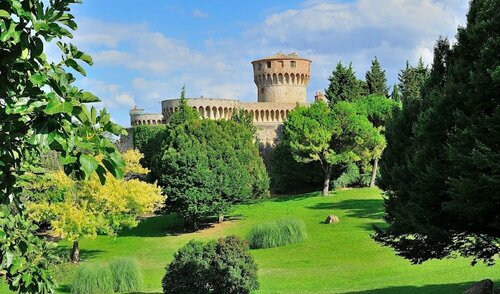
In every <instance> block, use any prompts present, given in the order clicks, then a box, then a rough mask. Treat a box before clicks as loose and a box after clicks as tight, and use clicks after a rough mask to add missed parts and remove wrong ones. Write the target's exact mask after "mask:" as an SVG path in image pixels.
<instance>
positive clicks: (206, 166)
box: [157, 119, 269, 229]
mask: <svg viewBox="0 0 500 294" xmlns="http://www.w3.org/2000/svg"><path fill="white" fill-rule="evenodd" d="M166 142H167V144H166V145H164V146H163V149H162V156H161V158H160V160H159V162H158V168H157V171H158V174H159V175H160V176H159V181H158V182H159V184H160V185H161V186H162V187H163V189H164V191H165V193H166V194H167V195H169V197H168V198H167V210H168V212H176V213H178V214H179V215H180V216H181V217H183V218H184V221H185V223H186V224H187V225H191V226H193V228H195V229H196V228H197V226H198V223H199V221H200V220H201V219H203V218H205V217H208V216H219V221H222V220H223V216H224V215H225V214H226V213H227V212H228V211H229V210H230V209H231V207H232V206H233V205H234V204H236V203H241V202H244V201H247V200H249V199H252V198H259V197H263V196H266V195H267V193H268V189H269V178H268V176H267V172H266V171H265V167H264V164H263V162H262V159H261V158H260V156H259V153H258V149H257V145H256V144H255V142H254V141H253V133H252V131H251V130H250V128H249V127H248V126H247V125H245V124H239V123H236V122H234V121H232V120H229V121H225V120H220V121H213V120H201V119H197V120H194V121H190V122H188V123H183V124H179V125H176V126H171V129H170V130H169V135H168V139H167V140H166Z"/></svg>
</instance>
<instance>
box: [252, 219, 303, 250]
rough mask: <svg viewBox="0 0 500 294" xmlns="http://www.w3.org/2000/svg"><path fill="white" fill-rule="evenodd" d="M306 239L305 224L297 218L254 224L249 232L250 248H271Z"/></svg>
mask: <svg viewBox="0 0 500 294" xmlns="http://www.w3.org/2000/svg"><path fill="white" fill-rule="evenodd" d="M305 239H307V232H306V226H305V224H304V222H303V221H301V220H298V219H283V220H277V221H274V222H269V223H264V224H260V225H257V226H255V227H254V228H253V229H252V230H251V231H250V234H249V237H248V243H249V244H250V248H252V249H261V248H272V247H279V246H284V245H287V244H293V243H297V242H300V241H303V240H305Z"/></svg>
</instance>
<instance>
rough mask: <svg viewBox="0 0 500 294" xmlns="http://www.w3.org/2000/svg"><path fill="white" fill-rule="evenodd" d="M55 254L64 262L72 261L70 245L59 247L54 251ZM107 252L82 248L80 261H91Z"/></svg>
mask: <svg viewBox="0 0 500 294" xmlns="http://www.w3.org/2000/svg"><path fill="white" fill-rule="evenodd" d="M52 250H53V251H52V252H53V253H54V254H55V255H57V256H59V258H60V259H61V260H63V261H68V262H69V261H70V258H69V257H70V253H71V246H69V245H60V246H57V247H56V248H54V249H52ZM104 252H106V250H99V249H90V250H89V249H85V248H83V249H82V248H81V249H80V260H81V261H85V260H90V259H93V258H95V257H96V256H98V255H100V254H102V253H104Z"/></svg>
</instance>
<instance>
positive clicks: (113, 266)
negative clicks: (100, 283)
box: [109, 258, 142, 293]
mask: <svg viewBox="0 0 500 294" xmlns="http://www.w3.org/2000/svg"><path fill="white" fill-rule="evenodd" d="M109 268H110V270H111V275H112V277H113V289H114V290H115V292H117V293H129V292H136V291H139V290H140V288H141V286H142V276H141V272H140V271H139V266H138V264H137V261H135V260H134V259H131V258H118V259H114V260H112V261H111V262H110V263H109Z"/></svg>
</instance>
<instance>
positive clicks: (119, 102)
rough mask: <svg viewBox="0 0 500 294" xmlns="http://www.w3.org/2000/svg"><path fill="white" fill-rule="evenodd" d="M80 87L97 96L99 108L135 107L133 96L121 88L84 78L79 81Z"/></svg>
mask: <svg viewBox="0 0 500 294" xmlns="http://www.w3.org/2000/svg"><path fill="white" fill-rule="evenodd" d="M80 84H81V87H82V88H84V89H85V90H87V91H90V92H92V93H94V94H95V95H97V97H99V98H100V99H101V102H99V103H98V104H97V106H99V107H106V108H131V107H133V106H135V105H136V103H135V100H134V96H133V95H132V94H131V93H129V92H127V91H123V90H122V89H121V86H119V85H116V84H109V83H107V82H104V81H100V80H94V79H89V78H84V79H82V80H81V81H80Z"/></svg>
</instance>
